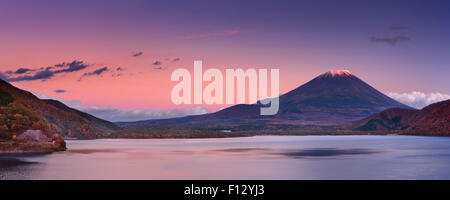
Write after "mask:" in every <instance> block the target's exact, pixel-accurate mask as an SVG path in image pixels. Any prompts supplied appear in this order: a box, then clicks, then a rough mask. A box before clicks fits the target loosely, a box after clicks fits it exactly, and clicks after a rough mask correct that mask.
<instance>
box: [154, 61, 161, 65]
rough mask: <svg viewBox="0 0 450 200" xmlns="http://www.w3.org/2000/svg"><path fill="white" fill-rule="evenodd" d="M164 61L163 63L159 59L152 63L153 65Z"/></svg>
mask: <svg viewBox="0 0 450 200" xmlns="http://www.w3.org/2000/svg"><path fill="white" fill-rule="evenodd" d="M161 64H162V63H161V61H159V60H157V61H155V62H154V63H152V65H161Z"/></svg>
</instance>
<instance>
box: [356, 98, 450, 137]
mask: <svg viewBox="0 0 450 200" xmlns="http://www.w3.org/2000/svg"><path fill="white" fill-rule="evenodd" d="M352 127H353V129H355V130H360V131H401V133H403V134H409V135H443V136H450V100H447V101H442V102H438V103H434V104H431V105H429V106H427V107H425V108H423V109H422V110H410V109H388V110H385V111H383V112H380V113H376V114H373V115H371V116H369V117H367V118H365V119H362V120H359V121H357V122H355V123H354V124H353V126H352Z"/></svg>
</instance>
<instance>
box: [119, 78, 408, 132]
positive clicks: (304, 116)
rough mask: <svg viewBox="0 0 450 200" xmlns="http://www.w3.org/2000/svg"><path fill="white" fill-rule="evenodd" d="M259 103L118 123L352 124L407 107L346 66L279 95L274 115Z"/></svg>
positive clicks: (137, 125)
mask: <svg viewBox="0 0 450 200" xmlns="http://www.w3.org/2000/svg"><path fill="white" fill-rule="evenodd" d="M260 107H261V105H260V104H240V105H235V106H231V107H229V108H226V109H223V110H221V111H218V112H216V113H211V114H205V115H197V116H187V117H181V118H175V119H164V120H148V121H138V122H124V123H119V125H120V126H122V127H127V128H149V127H161V128H162V127H201V128H204V127H209V128H213V127H216V128H233V127H242V126H247V127H248V126H255V127H256V126H261V125H264V127H267V126H270V125H274V126H279V125H285V126H286V127H289V126H295V127H298V126H302V127H308V126H331V125H345V124H351V122H353V121H355V120H359V119H362V118H364V117H367V116H369V115H371V114H374V113H377V112H380V111H383V110H385V109H388V108H410V107H408V106H406V105H404V104H401V103H399V102H397V101H395V100H393V99H391V98H390V97H388V96H386V95H384V94H383V93H381V92H379V91H377V90H376V89H375V88H373V87H371V86H370V85H368V84H367V83H365V82H364V81H362V80H360V79H359V78H358V77H356V76H355V75H353V74H352V73H350V72H349V71H347V70H331V71H329V72H326V73H324V74H322V75H320V76H318V77H316V78H314V79H312V80H311V81H309V82H307V83H306V84H304V85H301V86H300V87H298V88H296V89H294V90H292V91H290V92H288V93H286V94H283V95H281V96H280V109H279V111H278V113H277V114H276V115H274V116H261V115H259V114H260Z"/></svg>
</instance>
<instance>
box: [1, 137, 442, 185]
mask: <svg viewBox="0 0 450 200" xmlns="http://www.w3.org/2000/svg"><path fill="white" fill-rule="evenodd" d="M67 145H68V148H69V149H68V150H67V151H66V152H57V153H52V154H46V155H38V156H22V157H4V156H3V157H1V158H0V179H450V137H415V136H257V137H245V138H220V139H100V140H68V141H67Z"/></svg>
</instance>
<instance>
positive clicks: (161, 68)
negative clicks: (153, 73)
mask: <svg viewBox="0 0 450 200" xmlns="http://www.w3.org/2000/svg"><path fill="white" fill-rule="evenodd" d="M153 69H154V70H165V69H168V68H167V67H155V68H153Z"/></svg>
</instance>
